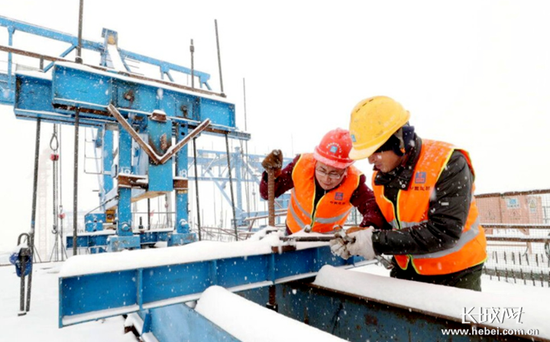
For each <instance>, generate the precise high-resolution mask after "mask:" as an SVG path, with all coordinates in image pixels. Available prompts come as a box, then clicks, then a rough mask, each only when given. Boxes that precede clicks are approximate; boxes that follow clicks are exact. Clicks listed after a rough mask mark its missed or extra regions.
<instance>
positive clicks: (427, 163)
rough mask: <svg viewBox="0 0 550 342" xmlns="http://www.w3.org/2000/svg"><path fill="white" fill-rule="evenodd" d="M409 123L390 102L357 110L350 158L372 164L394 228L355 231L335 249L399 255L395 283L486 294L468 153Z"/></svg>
mask: <svg viewBox="0 0 550 342" xmlns="http://www.w3.org/2000/svg"><path fill="white" fill-rule="evenodd" d="M409 118H410V114H409V112H408V111H407V110H405V109H404V108H403V107H402V106H401V104H399V103H398V102H396V101H395V100H393V99H391V98H389V97H386V96H375V97H371V98H367V99H364V100H362V101H361V102H359V103H358V104H357V105H356V106H355V108H354V109H353V110H352V112H351V120H350V126H349V128H350V129H349V130H350V134H351V138H352V144H353V147H352V149H351V151H350V153H349V156H350V158H351V159H354V160H358V159H365V158H368V161H369V163H370V164H372V165H374V174H373V177H372V188H373V191H374V194H375V198H376V203H377V204H378V206H379V207H380V210H381V211H382V214H383V215H384V217H385V219H386V221H387V222H388V223H389V226H390V227H386V228H389V229H374V228H372V227H371V228H368V229H362V230H359V229H353V230H349V231H348V236H344V237H341V238H337V239H333V240H332V241H331V250H332V252H333V253H334V254H337V255H340V256H341V257H343V258H349V257H350V256H351V255H360V256H363V257H365V258H366V259H373V258H374V257H375V256H376V255H382V254H384V255H393V259H392V263H393V264H394V267H393V269H392V270H391V273H390V275H391V276H392V277H395V278H400V279H408V280H416V281H421V282H427V283H434V284H440V285H447V286H454V287H459V288H467V289H472V290H477V291H481V274H482V267H483V263H484V262H485V260H486V257H487V254H486V240H485V233H484V230H483V227H482V226H481V225H480V224H479V219H478V209H477V205H476V202H475V198H474V195H473V194H474V178H475V177H474V169H473V167H472V162H471V160H470V157H469V154H468V152H466V151H465V150H463V149H459V148H457V147H454V146H453V145H451V144H449V143H445V142H441V141H433V140H427V139H421V138H420V137H418V136H417V135H416V133H415V131H414V127H413V126H410V125H409V123H408V122H409ZM348 241H351V242H348Z"/></svg>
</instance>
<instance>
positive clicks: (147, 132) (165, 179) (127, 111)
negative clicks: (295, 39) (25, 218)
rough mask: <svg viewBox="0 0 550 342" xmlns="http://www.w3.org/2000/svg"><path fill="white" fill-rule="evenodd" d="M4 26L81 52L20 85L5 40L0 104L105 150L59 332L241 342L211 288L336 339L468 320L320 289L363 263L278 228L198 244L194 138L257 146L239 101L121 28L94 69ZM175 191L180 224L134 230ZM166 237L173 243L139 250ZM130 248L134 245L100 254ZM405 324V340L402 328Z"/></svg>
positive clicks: (72, 262)
mask: <svg viewBox="0 0 550 342" xmlns="http://www.w3.org/2000/svg"><path fill="white" fill-rule="evenodd" d="M0 25H1V26H5V27H7V28H8V31H9V33H10V35H9V37H10V45H11V40H12V35H13V32H14V31H15V30H21V31H25V32H32V33H34V34H38V35H43V36H48V37H55V38H56V39H59V40H61V41H66V42H69V43H70V44H72V45H71V47H70V48H69V49H67V50H66V51H65V52H64V54H63V56H62V57H55V58H51V57H48V58H46V59H49V60H51V61H53V63H52V64H50V65H48V66H47V67H45V68H42V70H43V71H44V72H41V73H36V72H32V73H28V72H27V73H24V72H21V73H18V74H16V76H15V78H13V76H12V74H11V53H24V52H23V51H18V50H17V49H13V48H9V47H4V46H1V47H0V49H2V50H5V51H8V52H10V66H9V69H10V70H9V71H10V72H9V74H8V75H7V76H5V77H4V76H3V77H1V78H0V87H2V92H3V94H6V96H4V97H3V101H4V102H5V103H13V104H14V111H15V114H16V116H17V117H18V118H20V119H26V120H37V121H38V122H50V123H56V124H57V123H62V124H67V125H74V126H75V127H76V128H77V129H78V127H80V126H89V127H95V128H97V129H98V132H99V134H98V139H97V140H96V144H97V147H100V148H102V149H103V154H102V155H103V161H102V162H103V170H102V171H103V187H102V189H101V193H100V197H101V206H100V210H99V212H96V213H90V214H88V215H86V217H85V232H84V233H82V234H79V236H78V238H76V239H75V238H74V237H73V238H72V239H68V241H67V243H68V246H69V247H71V246H81V247H83V246H84V247H88V248H90V250H91V251H92V253H93V254H89V255H82V256H73V257H71V258H69V260H67V262H66V264H65V265H64V267H63V269H62V273H61V274H60V279H59V326H60V327H64V326H68V325H72V324H77V323H81V322H86V321H90V320H96V319H100V318H104V317H111V316H117V315H127V316H128V318H132V319H133V320H134V322H133V325H134V327H135V330H136V333H137V334H138V335H140V336H142V338H145V339H147V340H158V341H166V342H170V341H180V340H193V341H237V340H238V339H237V338H236V337H235V336H233V335H232V334H230V333H229V332H228V331H227V329H222V328H220V326H218V325H216V324H215V322H213V321H212V320H209V319H208V318H206V317H205V316H204V315H202V314H201V313H199V312H198V311H197V310H194V309H193V304H196V301H197V300H199V299H200V298H201V295H202V294H203V293H204V292H205V291H206V290H208V289H210V288H212V287H213V286H222V287H224V288H226V289H228V290H230V291H231V292H235V293H239V294H240V295H241V296H242V297H244V298H247V299H248V300H250V301H252V302H255V303H259V304H260V305H262V306H265V305H266V303H269V305H268V307H269V308H271V309H275V310H278V312H279V313H281V314H284V315H286V316H288V317H292V318H294V319H296V320H299V321H301V322H305V323H306V324H309V325H311V326H313V327H316V328H318V329H321V330H323V331H325V332H328V333H330V334H332V337H334V338H333V339H331V340H335V341H336V340H342V339H341V338H344V339H347V340H353V341H359V340H365V339H367V340H368V339H369V338H372V339H380V340H389V339H393V340H395V339H399V340H407V338H408V339H409V340H414V339H413V338H411V336H412V335H411V333H410V332H411V331H414V330H415V328H417V327H420V328H422V327H424V326H426V325H430V324H432V325H433V324H435V325H437V327H439V326H444V327H445V326H448V325H449V324H451V325H453V326H456V325H457V324H459V323H457V322H452V323H448V322H447V321H442V320H443V319H445V318H442V317H433V316H430V315H429V314H426V313H422V312H418V311H416V310H415V311H412V310H410V309H409V310H406V309H404V308H398V307H396V306H393V305H392V304H391V303H383V302H382V303H377V302H376V300H375V299H374V300H373V299H370V298H359V297H357V296H353V295H350V294H349V293H339V292H338V291H337V290H334V289H332V290H331V289H327V288H320V287H319V286H314V285H312V284H311V279H312V278H313V277H315V275H316V274H317V272H319V270H321V268H322V267H323V266H325V265H332V266H336V267H341V268H349V267H353V266H356V265H359V264H361V262H362V260H360V259H350V260H348V261H346V260H342V259H340V258H336V257H334V256H333V255H332V254H331V253H330V249H329V247H328V246H327V243H326V242H320V243H319V242H303V243H297V244H296V245H293V246H290V247H292V248H287V249H284V250H281V249H280V246H281V241H280V240H279V237H278V236H277V233H276V232H274V233H272V234H271V235H267V236H265V237H263V239H259V240H253V241H237V242H232V243H219V242H218V243H213V242H209V241H198V242H197V241H196V237H195V236H194V234H193V233H192V232H191V231H190V228H189V225H188V201H189V198H188V194H187V188H188V178H187V176H188V175H187V169H188V164H189V158H188V151H187V146H186V144H187V142H189V140H190V139H193V138H195V137H197V136H198V135H199V134H201V133H205V134H214V135H221V136H224V137H226V139H227V138H229V137H230V138H234V139H243V140H246V139H249V135H248V134H247V133H244V132H241V131H239V130H238V129H237V128H236V125H235V106H234V105H233V104H232V103H230V102H227V101H226V100H225V99H224V97H223V96H222V95H221V94H217V93H214V92H212V91H211V90H210V87H209V86H208V83H207V81H208V78H209V76H208V75H207V74H205V73H201V72H197V71H193V70H189V69H187V68H184V67H179V66H176V65H173V64H170V63H165V62H162V61H159V60H156V59H153V58H149V57H146V56H141V55H137V54H133V53H130V52H128V51H124V50H121V49H119V48H118V47H117V40H118V37H117V34H116V32H113V31H109V30H104V31H103V37H104V38H105V41H104V43H103V44H101V43H94V42H90V41H83V42H82V47H84V48H89V49H92V50H94V51H98V52H100V53H101V56H102V58H101V61H102V65H100V66H90V65H82V64H79V63H73V62H71V61H68V60H66V59H64V58H63V57H64V56H66V55H67V54H68V53H69V52H70V51H72V50H73V49H74V48H75V47H76V45H75V44H76V41H75V38H74V37H72V36H69V35H66V34H62V33H59V32H52V31H48V30H45V29H42V28H37V27H34V26H33V25H29V24H26V23H22V22H17V21H12V20H9V19H7V18H3V17H0ZM26 54H27V55H29V53H28V52H26ZM30 55H32V54H30ZM35 55H36V54H35ZM35 57H39V56H35ZM41 57H42V58H44V56H41ZM46 57H47V56H46ZM127 57H131V58H133V59H136V60H140V61H143V62H147V63H151V64H155V65H158V66H160V70H161V74H162V76H167V77H168V78H169V79H170V81H164V80H162V79H161V80H157V79H150V78H147V77H144V76H140V75H135V74H133V73H131V72H130V71H129V68H128V66H127V65H126V63H125V58H127ZM172 71H177V72H184V73H191V74H194V75H195V76H196V77H198V78H199V79H200V84H201V85H203V86H205V87H206V88H207V90H204V89H195V88H193V87H186V86H181V85H178V84H176V83H173V82H172V81H173V79H172V77H171V74H170V73H171V72H172ZM47 72H49V73H47ZM114 151H117V153H116V154H115V153H114ZM211 176H212V175H210V177H211ZM168 193H174V194H175V199H176V201H175V202H176V204H175V211H176V220H175V223H174V227H173V229H170V230H169V231H161V232H156V233H155V234H152V233H143V234H142V233H138V234H136V233H135V232H134V230H133V229H132V227H133V226H134V225H135V222H133V218H132V211H131V205H132V203H134V202H137V201H140V200H143V199H147V198H154V197H158V196H162V195H165V194H168ZM111 228H112V229H111ZM159 241H165V242H166V243H167V244H168V245H169V246H174V247H171V248H157V249H140V247H141V246H142V245H145V244H154V243H156V242H159ZM123 249H131V250H130V251H127V252H124V253H101V252H104V251H113V252H116V251H121V250H123ZM365 286H369V284H365ZM199 304H200V303H199ZM265 310H268V309H267V308H266V309H265ZM348 312H349V313H350V315H347V313H348ZM270 314H273V313H272V312H271V311H270ZM136 322H138V323H136ZM416 322H420V323H416ZM403 326H406V329H407V331H408V332H409V333H404V334H401V333H400V334H396V333H395V331H396V330H397V329H402V328H403ZM276 329H279V327H276ZM281 329H284V327H281ZM372 329H382V330H381V331H380V330H375V333H373V332H370V331H369V330H372ZM315 331H317V330H315ZM311 333H312V334H316V333H314V332H313V330H312V331H311ZM437 334H438V328H437V329H436V328H433V326H432V328H431V329H427V330H426V331H425V332H423V331H420V332H417V333H415V335H414V338H417V337H418V338H420V339H418V340H425V341H427V340H439V339H440V338H441V336H437ZM327 335H328V334H327ZM336 336H339V337H341V338H337V337H336ZM514 337H517V336H514ZM507 338H510V336H507ZM517 338H518V340H519V339H521V338H522V337H521V336H520V337H517ZM495 339H496V338H495ZM327 340H328V339H327ZM455 340H467V337H465V338H464V339H461V337H456V339H455ZM508 340H510V339H508Z"/></svg>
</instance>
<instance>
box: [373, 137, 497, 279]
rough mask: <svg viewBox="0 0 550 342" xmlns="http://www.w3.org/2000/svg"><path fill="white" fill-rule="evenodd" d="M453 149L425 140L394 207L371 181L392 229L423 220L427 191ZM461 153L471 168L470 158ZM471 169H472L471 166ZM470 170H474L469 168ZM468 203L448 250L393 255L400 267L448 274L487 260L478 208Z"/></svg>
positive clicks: (425, 217)
mask: <svg viewBox="0 0 550 342" xmlns="http://www.w3.org/2000/svg"><path fill="white" fill-rule="evenodd" d="M453 151H455V148H454V147H453V146H451V145H449V144H446V143H441V142H434V141H430V140H425V141H424V142H423V145H422V150H421V152H420V157H419V160H418V162H417V164H416V165H415V169H414V173H413V180H412V181H411V184H410V186H409V189H407V190H400V191H399V193H398V196H397V208H394V205H393V203H391V201H390V200H388V199H387V198H386V197H384V187H383V186H378V185H375V184H374V179H375V176H376V173H375V175H374V177H373V190H374V193H375V197H376V202H377V203H378V206H379V207H380V210H381V211H382V214H383V215H384V217H385V218H386V221H388V222H389V223H390V224H391V225H392V227H393V228H394V229H403V228H409V227H414V226H418V225H420V224H423V223H426V222H427V218H428V209H429V202H430V194H431V193H432V192H433V191H435V190H434V187H435V184H436V183H437V181H438V179H439V177H440V175H441V172H442V171H443V170H444V168H445V167H446V165H447V162H448V161H449V159H450V157H451V154H452V153H453ZM459 151H461V152H462V153H464V155H465V157H466V160H467V162H468V165H469V166H470V169H472V166H471V162H470V158H469V156H468V154H467V152H466V151H462V150H459ZM472 170H473V169H472ZM472 173H473V171H472ZM473 192H474V189H473V186H472V197H471V203H470V212H469V213H468V217H467V220H466V223H465V225H464V227H463V230H462V234H461V236H460V238H459V239H458V241H457V242H456V244H455V245H454V246H453V247H451V248H448V249H445V250H442V251H438V252H433V253H428V254H420V255H395V259H396V261H397V263H398V265H399V267H401V268H402V269H406V268H407V267H408V263H409V261H411V260H412V265H413V267H414V269H415V270H416V272H417V273H419V274H423V275H438V274H449V273H454V272H458V271H461V270H463V269H466V268H469V267H472V266H475V265H477V264H480V263H482V262H484V261H485V259H486V255H487V254H486V251H485V247H486V241H485V233H484V231H483V227H481V225H480V223H479V219H478V210H477V204H476V202H475V198H474V196H473Z"/></svg>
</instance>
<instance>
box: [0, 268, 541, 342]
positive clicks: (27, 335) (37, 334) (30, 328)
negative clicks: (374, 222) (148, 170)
mask: <svg viewBox="0 0 550 342" xmlns="http://www.w3.org/2000/svg"><path fill="white" fill-rule="evenodd" d="M60 269H61V263H44V264H35V265H34V267H33V285H32V288H33V290H32V298H31V309H30V311H29V312H28V313H27V314H26V315H25V316H18V313H19V293H20V278H18V277H17V276H16V274H15V267H13V266H12V265H8V266H0V279H2V281H1V282H0V303H1V306H0V342H11V341H39V340H42V341H50V340H52V341H56V342H63V341H67V342H69V341H70V342H74V341H112V342H129V341H135V338H134V335H133V334H132V333H127V334H124V319H123V318H122V317H114V318H109V319H105V320H100V321H95V322H88V323H82V324H78V325H74V326H69V327H65V328H62V329H59V328H58V277H59V271H60ZM356 271H359V272H360V273H369V274H368V276H372V275H373V274H374V275H378V276H383V277H382V279H384V278H385V277H387V275H388V272H387V271H386V270H385V269H384V268H383V267H380V266H376V265H371V266H365V267H362V268H360V269H357V270H356ZM388 280H389V279H388ZM409 285H411V284H409ZM415 285H420V284H415ZM482 286H483V293H481V294H479V295H481V298H483V297H484V296H483V295H484V294H485V295H486V296H485V297H494V296H496V295H499V296H509V297H510V298H526V299H528V298H535V299H536V298H539V299H540V300H541V301H540V303H543V302H545V303H548V302H549V299H548V298H550V289H548V288H539V287H533V286H530V285H523V284H517V285H514V284H507V283H504V282H498V281H494V280H489V278H488V277H484V278H483V285H482ZM447 289H449V290H454V289H450V288H447ZM530 300H532V299H530ZM199 302H200V301H199ZM239 303H240V304H239ZM250 304H251V303H246V302H241V301H238V300H234V301H233V304H232V305H234V306H240V307H241V309H242V308H245V307H248V308H250ZM208 305H209V304H208V303H207V302H206V301H205V302H204V303H202V309H204V310H205V311H206V310H208ZM541 306H542V305H541ZM236 310H238V309H236ZM540 310H541V311H544V310H548V309H545V308H540ZM538 312H540V311H538ZM233 313H234V315H235V310H234V311H233ZM544 314H545V315H546V314H547V312H546V313H544ZM234 315H230V317H228V318H227V319H230V318H231V317H234ZM546 317H547V316H546ZM220 319H221V320H224V319H225V318H220ZM228 324H231V323H229V322H228ZM525 328H541V329H542V328H543V327H534V326H530V327H527V326H525Z"/></svg>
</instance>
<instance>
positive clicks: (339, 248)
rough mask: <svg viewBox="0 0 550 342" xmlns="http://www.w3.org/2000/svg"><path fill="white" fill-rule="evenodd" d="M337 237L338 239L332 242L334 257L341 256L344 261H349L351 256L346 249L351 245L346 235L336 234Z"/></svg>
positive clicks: (331, 248) (331, 249) (331, 247)
mask: <svg viewBox="0 0 550 342" xmlns="http://www.w3.org/2000/svg"><path fill="white" fill-rule="evenodd" d="M335 236H337V237H336V238H334V239H332V240H330V242H329V244H330V251H331V253H332V254H333V255H335V256H339V257H341V258H342V259H346V260H347V259H348V258H349V257H350V256H351V254H350V253H349V251H348V249H347V248H346V245H347V244H348V243H349V240H347V238H348V237H347V236H346V234H345V233H343V232H340V233H337V234H335Z"/></svg>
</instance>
